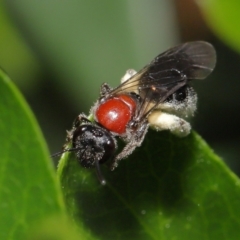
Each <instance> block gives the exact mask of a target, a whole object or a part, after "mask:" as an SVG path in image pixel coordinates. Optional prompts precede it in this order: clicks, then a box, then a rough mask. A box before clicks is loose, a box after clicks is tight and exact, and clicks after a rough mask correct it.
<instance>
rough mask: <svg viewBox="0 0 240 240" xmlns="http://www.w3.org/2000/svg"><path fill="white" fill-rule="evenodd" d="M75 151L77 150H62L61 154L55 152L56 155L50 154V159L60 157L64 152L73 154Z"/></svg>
mask: <svg viewBox="0 0 240 240" xmlns="http://www.w3.org/2000/svg"><path fill="white" fill-rule="evenodd" d="M76 150H77V148H69V149H64V150H63V151H61V152H56V153H54V154H52V155H51V157H52V158H54V157H59V156H61V155H62V154H63V153H65V152H73V151H76Z"/></svg>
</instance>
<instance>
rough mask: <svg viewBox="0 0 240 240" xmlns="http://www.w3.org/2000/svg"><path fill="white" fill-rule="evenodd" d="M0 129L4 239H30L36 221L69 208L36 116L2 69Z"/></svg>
mask: <svg viewBox="0 0 240 240" xmlns="http://www.w3.org/2000/svg"><path fill="white" fill-rule="evenodd" d="M0 133H1V134H0V142H1V147H0V161H1V163H0V172H1V173H0V239H4V240H5V239H6V240H7V239H26V238H25V236H26V234H27V232H28V231H29V229H30V228H31V226H32V225H35V224H37V223H38V222H40V221H41V220H43V219H45V218H46V217H49V216H51V215H56V214H63V213H64V212H65V208H64V205H63V197H62V194H61V192H60V186H59V183H58V181H57V178H56V176H55V174H54V168H53V165H52V163H51V162H50V159H49V153H48V151H47V148H46V145H45V142H44V140H43V136H42V134H41V132H40V130H39V128H38V125H37V123H36V120H35V119H34V117H33V115H32V113H31V111H30V109H29V107H28V106H27V104H26V102H25V100H24V99H23V97H22V96H21V94H20V93H19V92H18V90H17V89H16V87H15V86H14V85H13V83H12V82H11V81H10V79H9V78H8V77H7V76H6V74H5V73H4V72H3V71H2V70H0Z"/></svg>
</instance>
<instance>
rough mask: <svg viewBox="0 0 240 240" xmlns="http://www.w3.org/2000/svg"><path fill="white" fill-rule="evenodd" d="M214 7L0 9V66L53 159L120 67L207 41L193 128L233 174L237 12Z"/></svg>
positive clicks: (33, 4) (238, 117) (92, 4)
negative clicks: (211, 64) (212, 64)
mask: <svg viewBox="0 0 240 240" xmlns="http://www.w3.org/2000/svg"><path fill="white" fill-rule="evenodd" d="M210 2H211V4H213V5H211V4H210ZM214 3H215V4H220V3H223V0H222V1H218V3H216V0H215V1H207V0H205V1H203V0H202V1H201V0H200V1H198V4H200V6H201V8H200V6H199V5H197V3H196V1H193V0H181V1H177V0H175V1H174V0H172V1H169V0H158V1H157V0H149V1H146V0H129V1H127V0H121V1H111V0H102V1H96V0H95V1H94V0H91V1H87V0H85V1H84V0H5V1H1V3H0V29H1V35H0V53H1V54H0V66H1V67H2V68H3V69H4V70H5V71H6V72H7V73H8V74H9V76H10V77H11V78H12V79H13V81H14V82H15V84H16V85H17V86H18V87H19V88H20V90H21V91H22V93H23V94H24V96H25V97H26V99H27V101H28V103H29V104H30V106H31V108H32V110H33V112H34V114H35V115H36V117H37V119H38V122H39V124H40V126H41V128H42V131H43V133H44V136H45V138H46V140H47V143H48V145H49V149H50V152H52V153H54V152H57V151H59V150H60V149H61V147H62V145H63V143H64V142H65V136H66V130H67V129H70V128H71V126H72V122H73V120H74V118H75V117H76V116H77V115H78V114H79V113H81V112H85V113H86V114H88V111H89V109H90V107H91V106H92V104H93V102H94V101H96V99H97V98H98V94H99V87H100V85H101V83H103V82H108V83H109V84H110V85H112V86H117V85H118V84H119V81H120V78H121V77H122V76H123V75H124V73H125V71H126V70H127V69H129V68H134V69H136V70H139V69H140V68H142V67H143V66H144V65H145V64H147V63H148V62H149V61H151V60H152V59H153V58H154V57H155V56H156V55H158V54H159V53H160V52H162V51H164V50H166V49H168V48H170V47H172V46H174V45H176V44H178V43H180V42H186V41H194V40H206V41H209V42H211V43H212V44H213V45H214V46H215V48H216V50H217V55H218V57H217V66H216V69H215V71H214V73H213V74H212V75H211V76H210V77H209V78H208V79H207V80H206V81H196V82H194V83H193V85H194V88H195V89H196V91H197V92H198V97H199V102H198V111H197V113H196V115H195V117H194V119H192V124H193V128H194V129H195V130H196V131H197V132H198V133H199V134H200V135H202V136H203V138H204V139H205V140H206V141H207V142H208V143H209V144H210V145H211V146H212V147H213V149H215V151H216V152H217V153H218V154H219V155H220V156H222V157H223V158H224V160H225V161H226V162H227V163H228V164H229V165H230V167H231V168H232V169H233V170H234V171H235V172H236V173H238V174H240V164H239V162H240V161H239V156H240V145H239V143H240V137H239V136H240V135H239V132H240V128H239V123H240V114H239V113H238V110H239V109H240V108H239V105H240V81H239V80H240V55H239V53H238V52H239V49H240V39H239V36H238V35H239V33H238V31H239V29H240V28H237V27H238V26H239V24H240V21H236V19H237V20H238V16H237V15H234V14H233V13H232V11H233V12H234V11H235V12H239V10H240V6H238V5H239V4H232V3H233V1H229V5H228V6H223V4H222V6H221V7H219V8H218V9H217V8H216V7H215V6H214ZM213 10H214V11H213ZM224 11H226V12H227V11H228V12H227V13H226V16H225V15H224V14H223V15H221V14H222V12H223V13H224ZM218 13H219V14H218ZM229 13H230V17H228V16H229V15H227V14H229ZM234 17H236V18H234ZM226 19H227V20H226ZM221 20H222V22H221ZM228 20H229V21H232V22H234V23H236V25H234V24H228V22H227V21H228ZM16 121H17V119H16Z"/></svg>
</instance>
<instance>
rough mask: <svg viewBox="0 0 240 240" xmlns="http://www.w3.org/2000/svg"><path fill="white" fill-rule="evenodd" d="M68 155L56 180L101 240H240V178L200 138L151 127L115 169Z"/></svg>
mask: <svg viewBox="0 0 240 240" xmlns="http://www.w3.org/2000/svg"><path fill="white" fill-rule="evenodd" d="M102 170H103V172H104V176H105V178H106V180H107V185H106V186H101V185H100V183H99V182H98V180H97V177H96V174H95V172H94V170H89V169H84V168H82V167H81V166H80V165H79V164H78V162H77V160H76V159H75V156H74V153H65V154H64V155H63V157H62V159H61V161H60V164H59V175H60V178H61V184H62V187H63V190H64V195H65V198H66V201H67V207H68V210H69V212H70V214H71V216H72V217H73V219H75V221H76V222H78V224H79V225H80V226H81V227H83V226H84V228H85V229H86V230H87V231H91V232H92V233H93V234H94V235H95V236H96V237H98V238H100V239H144V240H146V239H158V240H159V239H168V240H169V239H175V240H176V239H181V240H182V239H184V240H185V239H194V240H198V239H199V240H202V239H218V240H220V239H239V238H240V232H239V230H238V229H239V226H240V220H239V216H240V202H239V199H240V181H239V179H238V178H237V177H236V176H235V175H234V174H233V173H232V172H231V171H230V170H229V169H228V168H227V166H226V165H225V164H224V162H223V161H222V160H221V159H219V157H217V156H216V155H215V154H214V153H213V152H212V150H211V149H210V148H209V147H208V146H207V144H206V143H205V142H204V141H203V140H202V139H201V137H199V136H198V135H197V134H196V133H191V134H190V135H189V136H188V137H186V138H177V137H175V136H173V135H172V134H170V133H168V132H155V131H152V130H150V131H149V132H148V134H147V137H146V138H145V140H144V143H143V144H142V146H141V147H140V148H138V149H136V150H135V151H134V153H133V154H132V155H131V156H130V157H129V158H128V159H125V160H122V161H121V162H120V163H119V166H118V168H117V169H116V170H114V171H112V172H111V171H109V169H108V168H107V167H106V166H105V167H102Z"/></svg>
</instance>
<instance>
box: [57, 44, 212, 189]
mask: <svg viewBox="0 0 240 240" xmlns="http://www.w3.org/2000/svg"><path fill="white" fill-rule="evenodd" d="M215 64H216V53H215V50H214V48H213V46H212V45H211V44H209V43H207V42H202V41H197V42H188V43H184V44H182V45H179V46H176V47H174V48H171V49H169V50H167V51H166V52H164V53H162V54H160V55H158V56H157V57H156V58H155V59H154V60H153V61H152V62H151V63H150V64H148V65H147V66H145V67H144V68H143V69H141V70H140V71H139V72H136V71H135V70H128V71H127V73H126V74H125V75H124V77H123V78H122V81H121V82H122V83H121V84H120V85H119V86H118V87H116V88H111V87H110V86H109V85H108V84H107V83H104V84H102V86H101V90H100V98H99V99H98V100H97V102H96V103H95V104H94V106H93V107H92V108H91V110H90V116H89V117H87V116H86V115H85V114H80V115H79V116H78V117H77V119H76V120H75V122H74V124H73V128H72V130H71V131H69V132H68V136H67V142H68V143H71V145H72V146H71V148H65V149H64V150H63V151H62V152H59V153H56V154H54V155H53V156H58V155H61V154H62V153H64V152H66V151H74V152H75V154H76V157H77V159H78V161H79V162H80V164H81V165H82V166H83V167H85V168H92V167H95V168H96V170H97V175H98V178H99V180H100V182H101V183H102V184H105V183H106V182H105V180H104V178H103V177H102V174H101V172H100V167H99V164H102V163H105V162H106V161H108V160H109V159H112V163H111V170H114V169H115V168H116V167H117V165H118V162H119V161H120V160H121V159H123V158H126V157H127V156H128V155H130V154H131V153H132V152H133V151H134V149H135V148H136V147H139V146H141V144H142V142H143V140H144V137H145V135H146V133H147V130H148V127H149V126H151V127H153V128H155V129H156V130H159V131H160V130H166V129H167V130H170V131H171V132H172V133H173V134H175V135H178V136H180V137H183V136H186V135H188V134H189V133H190V130H191V126H190V124H189V123H188V122H187V121H185V120H184V119H183V118H182V117H188V116H190V115H193V113H194V111H195V110H196V103H197V95H196V93H195V91H194V90H193V88H192V87H190V86H189V82H190V81H191V80H195V79H204V78H206V77H207V76H208V75H209V74H210V73H211V72H212V71H213V69H214V67H215ZM116 138H120V139H122V140H123V141H124V142H125V143H126V145H125V147H124V148H123V150H122V151H121V152H120V153H119V154H118V155H116V156H115V151H116V149H117V140H116Z"/></svg>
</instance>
